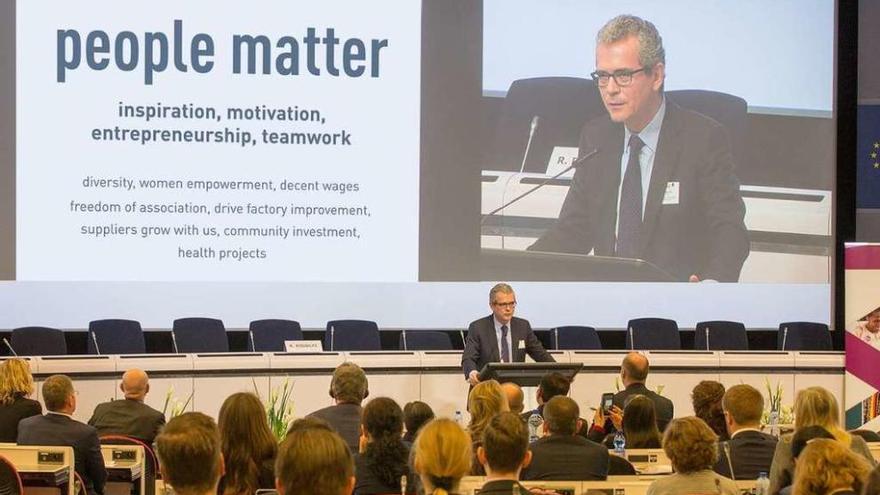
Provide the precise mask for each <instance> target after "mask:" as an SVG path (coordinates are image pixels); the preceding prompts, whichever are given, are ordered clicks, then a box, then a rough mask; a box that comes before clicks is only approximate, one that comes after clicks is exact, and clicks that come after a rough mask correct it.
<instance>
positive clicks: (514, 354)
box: [461, 284, 554, 385]
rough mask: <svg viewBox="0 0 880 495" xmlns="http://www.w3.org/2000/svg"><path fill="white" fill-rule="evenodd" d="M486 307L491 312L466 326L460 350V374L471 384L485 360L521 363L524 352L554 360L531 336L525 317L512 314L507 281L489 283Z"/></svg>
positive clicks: (512, 299)
mask: <svg viewBox="0 0 880 495" xmlns="http://www.w3.org/2000/svg"><path fill="white" fill-rule="evenodd" d="M489 308H490V309H491V310H492V314H491V315H489V316H487V317H485V318H480V319H479V320H476V321H474V322H472V323H471V324H470V326H468V333H467V338H466V339H465V345H464V352H462V354H461V367H462V369H463V370H464V377H465V378H466V379H467V380H468V381H469V382H470V383H471V385H476V384H477V383H479V382H480V376H479V375H480V370H481V369H483V366H485V365H486V363H522V362H524V361H525V358H526V354H528V355H529V356H531V357H532V359H534V360H535V361H538V362H553V361H554V359H553V356H551V355H550V354H549V353H548V352H547V351H546V350H544V346H542V345H541V342H540V341H539V340H538V337H536V336H535V332H533V331H532V326H531V325H529V322H528V320H524V319H522V318H516V317H514V316H513V313H514V311H515V310H516V294H514V292H513V288H511V287H510V286H509V285H507V284H496V285H495V286H494V287H492V290H490V291H489Z"/></svg>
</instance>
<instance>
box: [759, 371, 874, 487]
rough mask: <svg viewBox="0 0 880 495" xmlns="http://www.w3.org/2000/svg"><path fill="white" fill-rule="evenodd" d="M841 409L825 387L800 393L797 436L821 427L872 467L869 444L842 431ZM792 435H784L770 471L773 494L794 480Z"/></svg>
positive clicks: (795, 412) (796, 403) (795, 414)
mask: <svg viewBox="0 0 880 495" xmlns="http://www.w3.org/2000/svg"><path fill="white" fill-rule="evenodd" d="M839 418H840V409H839V407H838V405H837V399H835V398H834V396H833V395H832V394H831V392H829V391H828V390H826V389H824V388H822V387H809V388H805V389H803V390H801V391H799V392H798V393H797V395H796V396H795V399H794V428H795V433H797V432H798V430H800V429H802V428H805V427H807V426H821V427H823V428H825V429H826V430H828V432H829V433H831V434H832V435H833V436H834V438H835V439H837V441H838V442H840V443H841V444H842V445H844V446H849V448H850V449H851V450H852V451H853V452H855V453H857V454H860V455H861V456H862V457H864V458H865V459H867V460H868V462H869V463H870V464H871V465H872V466H873V465H874V464H875V463H874V458H873V457H872V456H871V452H870V450H868V444H867V443H865V441H864V440H863V439H862V438H861V437H859V436H854V435H850V434H849V433H847V432H846V431H845V430H843V429H842V428H841V427H840V419H839ZM791 439H792V436H791V435H784V436H782V437H781V438H780V439H779V442H778V443H777V444H776V451H775V452H774V454H773V463H772V465H771V467H770V494H771V495H776V494H778V493H780V490H782V488H783V487H785V486H788V485H790V484H791V482H792V480H793V471H794V460H793V457H792V451H791Z"/></svg>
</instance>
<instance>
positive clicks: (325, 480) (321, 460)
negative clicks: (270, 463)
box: [275, 425, 355, 495]
mask: <svg viewBox="0 0 880 495" xmlns="http://www.w3.org/2000/svg"><path fill="white" fill-rule="evenodd" d="M354 483H355V478H354V461H353V459H352V455H351V450H350V449H349V448H348V446H347V445H346V443H345V441H344V440H343V439H342V437H341V436H339V434H338V433H336V432H335V431H331V430H329V429H326V428H324V427H320V426H318V427H316V426H309V425H300V426H298V427H297V428H294V429H293V430H291V431H290V433H289V434H288V435H287V438H285V439H284V441H283V442H281V446H280V447H279V448H278V459H277V460H276V461H275V488H276V489H277V490H278V493H279V495H350V494H351V493H352V490H354Z"/></svg>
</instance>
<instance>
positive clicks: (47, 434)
mask: <svg viewBox="0 0 880 495" xmlns="http://www.w3.org/2000/svg"><path fill="white" fill-rule="evenodd" d="M18 443H19V444H20V445H61V446H69V447H73V459H74V463H75V469H76V472H77V473H79V475H80V476H82V478H83V482H84V483H85V485H86V489H87V490H88V492H89V493H90V494H96V493H97V494H100V493H104V482H105V481H106V480H107V471H106V470H105V469H104V457H103V456H102V455H101V445H100V444H99V443H98V432H97V430H95V429H94V428H92V427H91V426H89V425H87V424H85V423H80V422H79V421H76V420H74V419H72V418H70V417H68V416H65V415H63V414H54V413H48V414H46V415H45V416H33V417H30V418H25V419H23V420H21V422H20V423H19V424H18Z"/></svg>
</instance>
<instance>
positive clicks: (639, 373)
mask: <svg viewBox="0 0 880 495" xmlns="http://www.w3.org/2000/svg"><path fill="white" fill-rule="evenodd" d="M649 371H650V364H649V363H648V358H647V357H645V355H644V354H640V353H638V352H630V353H629V354H627V355H626V357H625V358H623V363H622V364H621V365H620V380H621V381H622V382H623V386H624V387H626V388H624V389H623V390H621V391H620V392H617V393H616V394H614V399H613V400H612V405H614V406H617V407H618V408H620V410H623V409H624V408H625V407H626V403H627V400H628V399H629V397H631V396H633V395H644V396H645V397H647V398H649V399H651V402H653V403H654V412H655V413H657V429H658V430H660V432H661V433H663V430H665V429H666V425H667V424H669V422H670V421H672V418H673V416H674V415H675V410H674V407H673V405H672V401H671V400H669V399H667V398H666V397H663V396H662V395H660V394H658V393H656V392H654V391H653V390H648V387H646V386H645V382H646V381H647V380H648V372H649ZM608 431H610V430H608Z"/></svg>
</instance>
